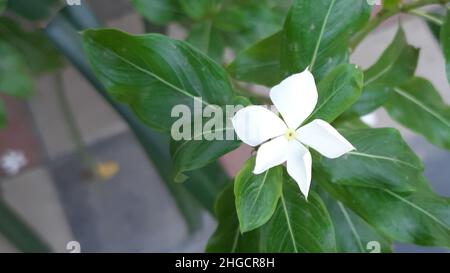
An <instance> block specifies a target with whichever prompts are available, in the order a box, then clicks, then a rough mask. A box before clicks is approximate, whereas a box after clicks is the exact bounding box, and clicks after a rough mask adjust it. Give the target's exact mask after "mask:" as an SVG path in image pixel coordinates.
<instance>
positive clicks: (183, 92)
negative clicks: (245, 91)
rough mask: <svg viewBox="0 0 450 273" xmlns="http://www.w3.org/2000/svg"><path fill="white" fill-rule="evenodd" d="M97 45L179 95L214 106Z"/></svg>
mask: <svg viewBox="0 0 450 273" xmlns="http://www.w3.org/2000/svg"><path fill="white" fill-rule="evenodd" d="M92 41H94V42H95V40H94V39H92ZM95 44H97V45H98V46H100V47H102V48H103V49H105V51H108V52H110V53H111V54H113V55H114V56H116V57H117V58H118V59H120V60H121V61H123V62H125V63H127V64H128V65H131V66H132V67H134V68H136V69H137V70H139V71H141V72H142V73H144V74H147V75H149V76H150V77H154V78H155V79H157V80H158V81H160V82H162V83H163V84H165V85H167V86H168V87H170V88H172V89H174V90H176V91H178V92H179V93H181V94H183V95H185V96H187V97H190V98H192V99H193V100H197V101H200V102H201V103H202V104H204V105H205V106H212V105H211V104H209V103H208V102H206V101H204V100H202V99H199V98H198V97H196V96H194V95H192V94H191V93H189V92H188V91H186V90H184V89H182V88H180V87H178V86H176V85H174V84H172V83H170V82H168V81H166V80H165V79H163V78H161V77H160V76H158V75H156V74H155V73H153V72H151V71H149V70H147V69H145V68H143V67H141V66H139V65H137V64H135V63H133V62H131V61H129V60H128V59H127V58H125V57H123V56H121V55H120V54H118V53H117V52H115V51H114V50H112V49H110V48H108V47H106V46H104V45H102V44H101V43H98V42H95Z"/></svg>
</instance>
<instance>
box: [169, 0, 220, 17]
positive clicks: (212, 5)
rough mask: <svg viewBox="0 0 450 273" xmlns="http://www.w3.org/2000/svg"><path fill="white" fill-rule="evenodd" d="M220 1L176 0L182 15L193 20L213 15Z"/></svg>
mask: <svg viewBox="0 0 450 273" xmlns="http://www.w3.org/2000/svg"><path fill="white" fill-rule="evenodd" d="M221 2H222V0H195V1H191V0H178V3H179V5H180V6H181V8H182V9H183V11H184V13H185V14H187V15H188V16H189V17H191V18H194V19H201V18H202V17H206V16H207V15H210V13H215V12H216V11H217V9H218V7H219V5H220V3H221Z"/></svg>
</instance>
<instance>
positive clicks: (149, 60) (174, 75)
mask: <svg viewBox="0 0 450 273" xmlns="http://www.w3.org/2000/svg"><path fill="white" fill-rule="evenodd" d="M83 38H84V46H85V50H86V53H87V56H88V58H89V59H90V61H91V64H92V67H93V69H94V71H95V72H96V74H97V76H98V78H99V79H100V81H101V82H102V83H103V84H104V85H105V87H106V89H107V90H108V91H109V92H110V94H111V95H112V96H113V97H114V98H115V99H117V100H119V101H122V102H124V103H126V104H128V105H130V107H131V108H132V109H133V110H134V112H135V113H136V115H137V116H138V117H139V118H140V119H141V120H142V121H144V122H145V123H146V124H148V125H150V126H151V127H153V128H155V129H158V130H161V131H165V132H170V130H171V126H172V124H173V123H174V122H175V121H176V118H174V117H171V112H172V109H173V107H174V106H176V105H180V104H181V105H186V106H188V107H189V110H190V113H189V115H190V118H191V121H192V120H194V117H193V115H195V114H196V113H195V111H193V109H194V104H196V103H200V105H201V104H203V105H202V106H208V105H226V104H230V103H231V101H232V98H233V96H234V95H233V91H232V89H231V84H230V82H229V81H228V78H227V75H226V73H225V71H224V70H223V69H222V68H221V67H220V66H219V65H217V64H216V63H214V62H213V61H212V60H210V59H209V58H207V57H206V56H204V55H203V54H202V53H200V52H198V51H197V50H195V49H194V48H192V47H191V46H189V45H188V44H187V43H185V42H182V41H177V40H173V39H170V38H168V37H166V36H163V35H159V34H148V35H142V36H132V35H128V34H126V33H124V32H121V31H117V30H112V29H103V30H87V31H85V32H84V33H83ZM199 97H200V98H201V99H202V101H201V102H199ZM184 118H189V117H184Z"/></svg>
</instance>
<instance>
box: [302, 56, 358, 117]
mask: <svg viewBox="0 0 450 273" xmlns="http://www.w3.org/2000/svg"><path fill="white" fill-rule="evenodd" d="M362 85H363V73H362V71H361V70H359V69H358V68H357V67H356V66H355V65H350V64H341V65H338V66H337V67H336V68H335V69H333V70H332V71H331V73H330V74H328V75H327V76H326V77H325V78H324V79H323V80H322V81H321V82H320V83H319V85H318V86H317V89H318V93H319V98H318V101H317V105H316V108H315V109H314V111H313V112H312V114H311V115H310V117H309V118H308V120H307V121H306V122H305V123H307V122H308V121H312V120H314V119H323V120H325V121H328V122H330V123H331V122H332V121H334V120H335V119H336V118H337V117H338V116H339V115H341V114H342V113H343V112H344V111H345V110H347V109H348V108H349V107H350V106H351V105H352V104H353V103H354V102H355V101H356V100H357V99H358V97H359V95H360V94H361V88H362Z"/></svg>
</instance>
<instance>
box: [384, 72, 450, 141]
mask: <svg viewBox="0 0 450 273" xmlns="http://www.w3.org/2000/svg"><path fill="white" fill-rule="evenodd" d="M393 91H394V92H393V93H392V94H391V96H390V97H389V101H388V102H387V103H386V105H385V108H386V110H387V111H388V113H389V115H390V116H391V117H392V118H393V119H394V120H396V121H397V122H399V123H400V124H402V125H403V126H405V127H407V128H409V129H411V130H412V131H414V132H416V133H418V134H420V135H422V136H424V137H425V138H426V139H427V140H428V141H430V142H431V143H433V144H435V145H437V146H439V147H442V148H446V149H450V106H449V105H447V104H445V102H444V101H443V100H442V98H441V96H440V95H439V93H438V91H436V89H435V88H434V87H433V85H432V84H431V83H430V82H429V81H428V80H426V79H423V78H417V77H414V78H411V79H410V80H409V81H407V82H405V83H404V84H402V85H400V86H398V87H394V89H393Z"/></svg>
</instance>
